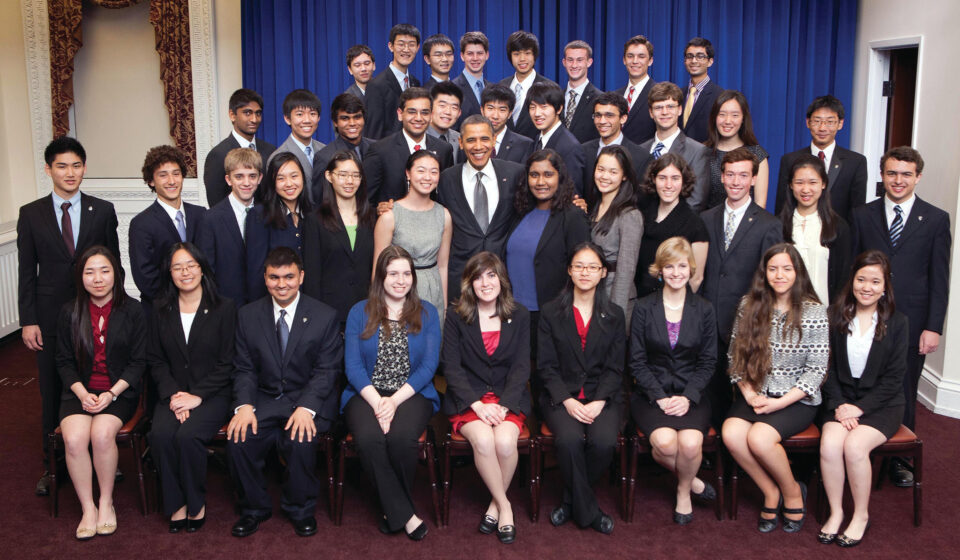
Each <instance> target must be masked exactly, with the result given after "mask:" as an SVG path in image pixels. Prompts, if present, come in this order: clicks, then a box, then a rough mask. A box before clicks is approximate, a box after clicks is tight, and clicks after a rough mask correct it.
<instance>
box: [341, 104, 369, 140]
mask: <svg viewBox="0 0 960 560" xmlns="http://www.w3.org/2000/svg"><path fill="white" fill-rule="evenodd" d="M363 125H364V119H363V113H362V112H359V111H358V112H356V113H347V112H345V111H337V121H336V123H335V124H334V128H336V129H337V134H339V135H340V137H341V138H343V139H344V140H346V141H347V142H350V143H351V144H358V143H360V137H361V136H362V135H363Z"/></svg>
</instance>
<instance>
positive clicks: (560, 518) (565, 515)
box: [550, 504, 572, 527]
mask: <svg viewBox="0 0 960 560" xmlns="http://www.w3.org/2000/svg"><path fill="white" fill-rule="evenodd" d="M571 515H572V508H571V507H570V504H560V505H559V506H557V507H555V508H553V511H551V512H550V523H551V524H552V525H553V526H554V527H559V526H561V525H563V524H564V523H566V522H567V521H570V516H571Z"/></svg>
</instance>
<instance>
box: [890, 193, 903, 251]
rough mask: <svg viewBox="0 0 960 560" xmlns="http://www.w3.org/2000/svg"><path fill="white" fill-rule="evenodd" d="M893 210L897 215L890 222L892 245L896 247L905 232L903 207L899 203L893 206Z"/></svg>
mask: <svg viewBox="0 0 960 560" xmlns="http://www.w3.org/2000/svg"><path fill="white" fill-rule="evenodd" d="M893 211H894V212H895V213H896V216H894V217H893V222H891V223H890V245H892V246H893V247H894V248H896V246H897V243H899V242H900V234H902V233H903V208H900V205H899V204H897V205H896V206H894V207H893Z"/></svg>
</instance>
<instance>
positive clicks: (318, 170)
mask: <svg viewBox="0 0 960 560" xmlns="http://www.w3.org/2000/svg"><path fill="white" fill-rule="evenodd" d="M366 117H367V108H366V107H364V105H363V101H361V100H360V98H359V97H357V96H356V95H353V94H351V93H341V94H340V95H338V96H336V97H334V98H333V102H332V103H330V119H331V120H333V130H334V131H335V132H336V133H337V137H336V138H334V139H333V142H330V143H329V144H327V145H326V146H325V147H324V148H323V149H322V150H320V151H319V152H317V155H316V156H314V158H313V177H312V178H311V180H310V186H311V188H312V189H313V196H312V198H311V199H312V200H315V201H316V203H317V204H320V202H321V201H322V200H323V193H324V190H325V189H326V188H327V185H329V184H330V182H329V181H327V177H326V174H324V171H326V169H327V164H328V163H330V160H331V159H333V154H335V153H337V152H353V153H355V154H357V158H359V159H360V161H363V158H364V157H366V155H367V151H368V150H370V146H373V144H374V141H373V140H371V139H370V138H366V137H365V136H363V128H364V124H365V122H366Z"/></svg>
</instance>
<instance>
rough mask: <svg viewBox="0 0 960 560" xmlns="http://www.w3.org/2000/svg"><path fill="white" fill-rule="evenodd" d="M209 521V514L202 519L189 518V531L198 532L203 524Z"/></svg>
mask: <svg viewBox="0 0 960 560" xmlns="http://www.w3.org/2000/svg"><path fill="white" fill-rule="evenodd" d="M206 522H207V516H203V517H201V518H200V519H187V532H188V533H196V532H197V531H199V530H200V528H201V527H203V524H204V523H206Z"/></svg>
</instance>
